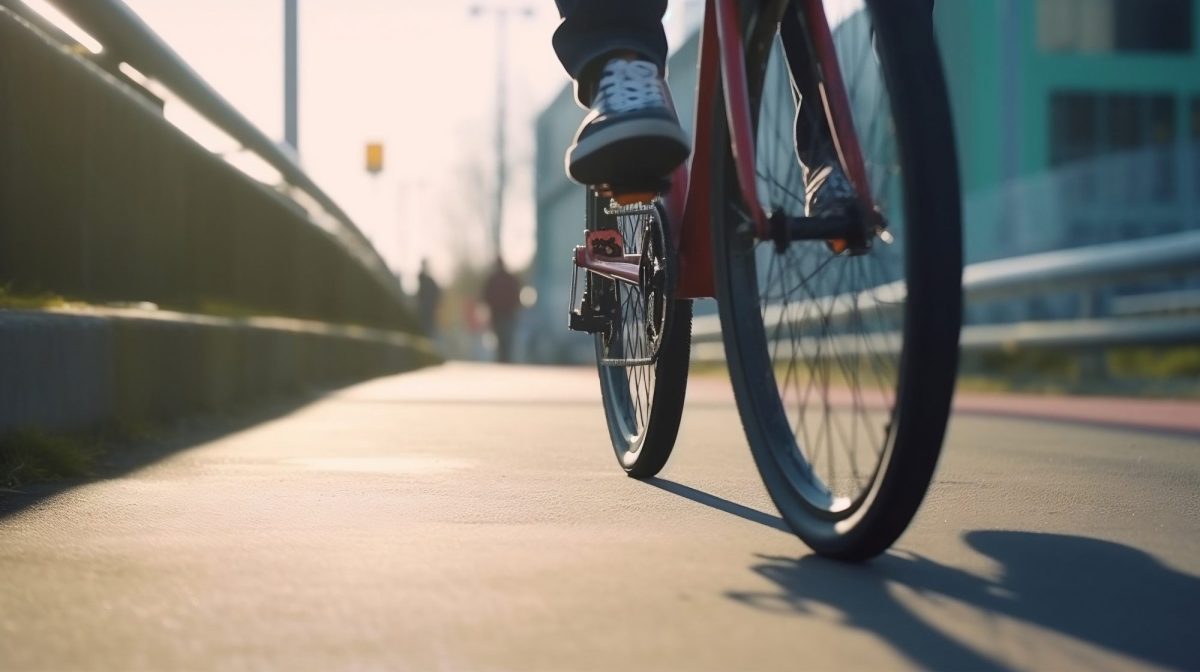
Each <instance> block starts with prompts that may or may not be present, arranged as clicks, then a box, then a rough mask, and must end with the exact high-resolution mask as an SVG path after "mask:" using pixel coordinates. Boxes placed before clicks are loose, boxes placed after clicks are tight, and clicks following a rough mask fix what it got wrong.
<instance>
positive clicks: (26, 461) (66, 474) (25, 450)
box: [0, 430, 104, 488]
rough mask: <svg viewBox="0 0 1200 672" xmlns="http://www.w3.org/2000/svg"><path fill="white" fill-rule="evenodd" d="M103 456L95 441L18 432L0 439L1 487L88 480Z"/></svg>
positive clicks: (31, 431)
mask: <svg viewBox="0 0 1200 672" xmlns="http://www.w3.org/2000/svg"><path fill="white" fill-rule="evenodd" d="M102 455H104V441H103V440H102V439H98V438H96V437H85V436H68V435H62V434H49V433H46V432H41V431H36V430H19V431H16V432H12V433H10V434H7V435H5V436H3V437H0V487H5V488H17V487H20V486H23V485H30V484H33V483H44V482H47V481H62V480H71V479H78V478H87V477H89V476H92V475H93V474H94V473H95V469H96V462H97V460H99V458H100V457H101V456H102Z"/></svg>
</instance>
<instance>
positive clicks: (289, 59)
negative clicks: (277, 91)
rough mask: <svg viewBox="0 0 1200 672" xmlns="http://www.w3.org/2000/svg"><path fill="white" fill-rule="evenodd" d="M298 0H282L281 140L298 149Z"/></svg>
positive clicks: (295, 150)
mask: <svg viewBox="0 0 1200 672" xmlns="http://www.w3.org/2000/svg"><path fill="white" fill-rule="evenodd" d="M297 2H298V0H283V141H284V142H285V143H286V144H287V146H288V147H291V148H292V151H293V152H296V153H297V154H299V151H300V125H299V116H300V115H299V113H298V109H297V108H298V106H299V99H298V98H299V85H300V78H299V72H298V70H299V68H298V61H299V50H298V43H299V25H298V24H299V14H298V8H297V6H296V3H297Z"/></svg>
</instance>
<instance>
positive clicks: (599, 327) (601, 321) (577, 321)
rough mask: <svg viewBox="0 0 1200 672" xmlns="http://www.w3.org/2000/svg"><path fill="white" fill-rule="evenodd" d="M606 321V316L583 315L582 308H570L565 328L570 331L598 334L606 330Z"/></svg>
mask: <svg viewBox="0 0 1200 672" xmlns="http://www.w3.org/2000/svg"><path fill="white" fill-rule="evenodd" d="M608 322H609V321H608V318H606V317H604V316H603V315H594V314H589V315H585V314H583V312H582V309H580V310H572V311H571V314H570V316H569V318H568V320H567V328H568V329H570V330H571V331H581V332H584V333H587V334H598V333H600V332H603V331H607V330H608Z"/></svg>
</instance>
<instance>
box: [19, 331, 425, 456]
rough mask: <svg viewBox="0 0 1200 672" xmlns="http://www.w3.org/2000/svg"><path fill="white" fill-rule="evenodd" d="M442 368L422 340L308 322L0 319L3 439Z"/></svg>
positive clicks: (208, 409)
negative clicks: (22, 433)
mask: <svg viewBox="0 0 1200 672" xmlns="http://www.w3.org/2000/svg"><path fill="white" fill-rule="evenodd" d="M439 361H440V360H439V358H438V357H437V355H436V354H434V352H433V349H432V346H431V345H430V343H429V342H428V340H426V339H424V338H420V337H417V336H412V335H409V334H404V333H400V332H393V331H385V330H379V329H370V328H365V327H358V326H350V325H334V324H328V323H322V322H312V321H307V320H294V319H287V318H265V317H262V318H260V317H255V318H222V317H212V316H207V315H191V314H185V313H172V312H166V311H155V310H136V309H67V310H48V311H17V310H0V435H2V434H5V433H8V432H11V431H14V430H18V429H38V430H43V431H76V430H81V429H88V428H92V427H96V426H106V425H115V424H124V425H136V424H138V423H142V422H150V421H165V420H171V419H175V418H180V417H183V416H186V415H190V414H194V413H213V412H217V413H219V412H223V411H231V410H234V409H237V408H239V407H241V406H244V405H246V404H249V403H254V402H257V401H263V400H267V399H270V398H276V397H284V396H287V395H291V394H296V393H299V392H301V391H303V390H305V389H308V388H312V387H330V386H337V385H342V384H347V383H350V382H355V381H359V380H364V379H367V378H372V377H376V376H381V375H386V374H392V373H400V372H404V371H411V370H413V369H417V368H421V367H424V366H429V365H432V364H435V363H437V362H439Z"/></svg>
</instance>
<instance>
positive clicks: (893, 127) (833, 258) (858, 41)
mask: <svg viewBox="0 0 1200 672" xmlns="http://www.w3.org/2000/svg"><path fill="white" fill-rule="evenodd" d="M800 4H801V3H800V2H798V1H795V0H792V1H784V2H778V1H777V2H774V3H758V4H756V5H755V6H754V7H752V8H749V9H747V10H746V12H745V13H744V15H743V18H744V23H743V26H744V28H745V33H744V35H745V40H746V62H747V64H746V68H747V80H748V88H749V92H750V99H751V116H752V118H753V121H754V137H755V148H754V149H755V154H756V160H755V163H756V165H755V175H756V182H757V184H756V191H757V194H758V198H759V200H760V202H761V204H762V206H763V208H764V210H766V211H767V213H768V214H782V215H786V216H789V217H802V216H803V215H804V214H805V203H804V194H805V180H804V170H805V168H804V167H803V166H802V165H801V163H800V162H799V160H798V158H797V156H805V155H806V154H805V150H806V148H805V147H801V146H797V145H798V143H802V142H806V141H814V140H813V139H819V138H825V139H826V141H827V140H828V139H829V138H830V133H831V132H830V131H829V130H828V125H827V124H826V122H825V121H824V120H825V119H826V118H827V117H826V116H825V115H824V114H820V115H811V114H808V115H806V114H800V113H799V108H800V103H801V98H802V96H801V94H800V91H803V90H805V86H804V85H803V84H802V83H803V82H805V81H808V82H813V81H814V78H815V81H821V82H825V81H826V78H827V76H828V72H829V70H828V67H827V66H828V64H819V63H817V62H816V59H817V56H816V54H818V53H820V50H819V49H817V48H816V47H815V46H814V42H813V37H812V31H810V29H809V26H807V25H806V24H805V19H804V14H803V11H802V8H801V6H800ZM824 5H825V13H826V17H827V19H828V23H829V26H830V28H831V29H832V33H833V39H834V46H835V50H836V54H837V61H838V66H839V67H840V70H841V74H842V76H843V79H844V81H845V88H846V91H847V95H848V98H849V103H850V111H851V113H852V115H851V116H852V117H853V128H854V129H855V134H856V136H857V140H858V144H859V145H860V146H861V148H862V154H863V159H864V161H865V164H866V176H865V177H866V181H867V182H868V183H869V184H870V190H871V193H872V194H873V200H874V206H875V208H876V209H877V211H878V212H879V214H880V215H882V217H883V220H884V221H886V222H887V228H886V230H885V231H878V232H876V233H878V234H879V235H877V236H875V237H874V240H871V241H870V243H871V244H870V246H869V249H865V250H864V249H859V250H857V252H856V253H851V252H845V251H842V252H839V251H837V250H839V249H840V247H839V246H838V245H836V244H835V243H834V242H832V241H823V240H816V241H811V240H792V241H790V242H788V241H784V243H783V244H780V241H778V240H763V239H761V238H758V237H756V236H755V234H754V227H753V224H752V222H751V221H750V219H749V217H748V216H747V215H746V214H745V211H746V209H745V208H744V207H742V204H741V203H740V192H739V191H738V187H737V179H736V175H735V165H734V163H733V161H734V160H733V158H732V156H727V160H726V161H725V162H724V166H725V169H724V173H723V174H721V175H719V176H718V177H717V178H716V179H715V181H714V185H713V189H712V198H713V201H712V202H713V213H714V214H713V220H714V221H713V234H714V256H715V265H716V269H715V270H716V273H715V275H716V281H717V296H718V298H719V300H720V310H721V326H722V331H723V334H724V339H725V350H726V357H727V360H728V365H729V371H730V376H731V379H732V383H733V387H734V391H735V393H736V397H737V402H738V409H739V411H740V413H741V417H742V423H743V425H744V427H745V430H746V435H747V438H748V440H749V443H750V447H751V451H752V453H753V455H754V459H755V462H756V464H757V466H758V469H759V472H760V473H761V475H762V478H763V481H764V483H765V484H766V486H767V490H768V491H769V493H770V495H771V498H772V499H773V500H774V502H775V504H776V505H777V506H778V508H779V511H780V513H781V514H782V516H783V518H784V520H786V521H787V523H788V525H789V526H790V527H791V528H792V529H793V530H794V531H795V532H796V533H797V535H798V536H800V538H801V539H803V540H804V541H805V542H806V543H807V544H808V545H809V546H811V547H812V548H813V549H814V550H815V551H817V552H818V553H820V554H823V555H826V556H830V557H834V558H838V559H843V560H851V561H856V560H863V559H867V558H870V557H873V556H875V555H878V554H879V553H881V552H883V551H884V550H885V549H887V548H888V547H889V546H890V545H891V544H892V543H893V542H894V541H895V540H896V539H897V538H898V537H899V536H900V534H901V533H902V532H903V531H904V529H905V528H906V527H907V525H908V524H909V522H910V521H911V519H912V517H913V515H914V514H915V513H916V511H917V509H918V507H919V506H920V503H921V500H922V498H923V497H924V494H925V491H926V489H927V487H928V485H929V482H930V480H931V478H932V475H933V471H934V467H935V465H936V462H937V458H938V453H939V451H940V449H941V445H942V441H943V435H944V432H945V426H946V422H947V418H948V414H949V409H950V401H951V397H952V395H953V390H954V378H955V373H956V370H957V353H958V348H957V343H958V334H959V324H960V321H961V301H962V297H961V269H962V252H961V247H962V242H961V221H960V219H961V215H960V206H959V187H958V178H957V163H956V160H955V152H954V144H953V137H952V133H951V130H950V129H951V122H950V113H949V105H948V101H947V96H946V91H945V84H944V81H943V79H942V74H941V66H940V61H939V59H938V55H937V50H936V47H935V43H934V39H933V34H932V26H931V22H930V19H929V9H928V7H929V4H928V2H927V0H879V1H877V2H873V1H868V2H862V1H861V0H860V1H857V2H854V1H849V2H847V1H842V2H826V3H824ZM806 78H807V79H806ZM814 88H815V87H813V86H811V85H810V86H809V87H808V90H810V91H812V90H814ZM813 103H816V104H817V105H821V103H820V102H819V101H815V100H809V101H807V103H806V104H813ZM718 105H720V101H718ZM818 109H822V110H823V109H824V108H823V106H822V107H820V108H818ZM716 116H717V118H718V122H717V125H716V128H715V137H714V141H715V142H719V143H720V144H717V145H716V146H722V145H724V146H728V143H727V142H726V141H725V138H727V137H728V133H727V130H726V122H725V116H724V112H723V108H719V111H718V114H717V115H716ZM814 116H815V117H817V118H818V119H819V121H812V120H813V119H814ZM805 124H811V125H812V126H815V125H816V124H822V125H823V126H822V127H820V128H815V127H811V126H810V127H808V128H806V127H805ZM842 127H843V128H844V127H846V126H842ZM806 139H807V140H806ZM836 140H838V144H839V146H844V145H845V142H844V141H845V140H846V138H836ZM885 239H888V240H886V241H885Z"/></svg>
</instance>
